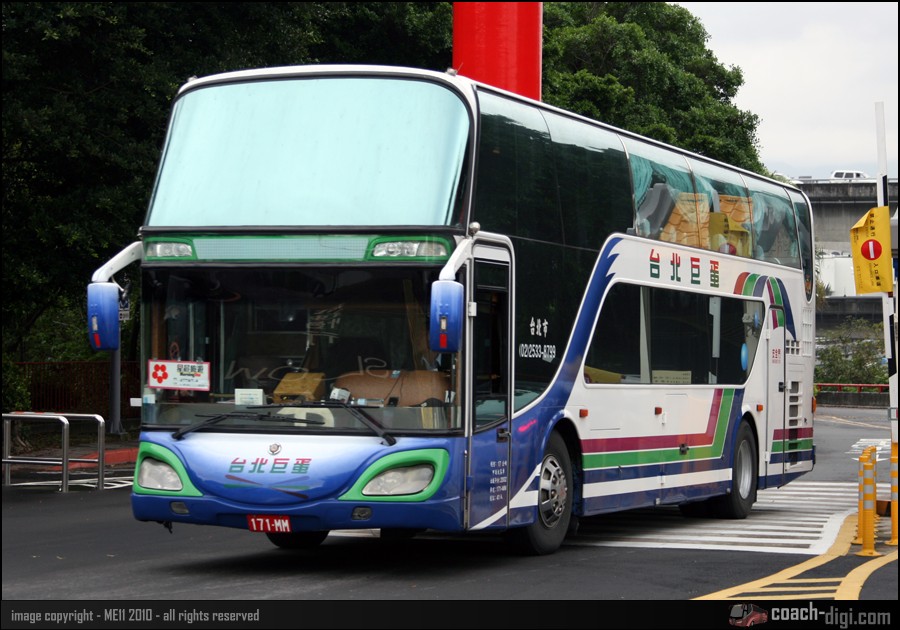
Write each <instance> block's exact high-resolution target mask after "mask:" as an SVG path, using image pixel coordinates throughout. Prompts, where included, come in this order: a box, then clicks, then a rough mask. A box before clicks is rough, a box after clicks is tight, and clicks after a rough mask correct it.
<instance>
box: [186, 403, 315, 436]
mask: <svg viewBox="0 0 900 630" xmlns="http://www.w3.org/2000/svg"><path fill="white" fill-rule="evenodd" d="M274 406H277V405H274ZM197 417H198V418H204V417H206V419H205V420H202V421H200V422H197V423H195V424H192V425H190V426H187V427H184V428H183V429H178V430H177V431H176V432H175V433H173V434H172V439H175V440H180V439H182V438H183V437H184V436H185V435H187V434H188V433H191V432H193V431H196V430H197V429H202V428H203V427H208V426H210V425H213V424H216V423H217V422H221V421H222V420H227V419H232V418H246V419H248V420H280V421H283V422H305V423H306V424H325V421H324V420H319V419H317V418H308V419H307V418H293V417H289V416H279V415H276V414H271V413H260V412H258V411H228V412H226V413H217V414H197Z"/></svg>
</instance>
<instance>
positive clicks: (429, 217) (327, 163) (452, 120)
mask: <svg viewBox="0 0 900 630" xmlns="http://www.w3.org/2000/svg"><path fill="white" fill-rule="evenodd" d="M469 127H470V124H469V115H468V113H467V110H466V107H465V105H464V104H463V101H462V100H461V99H460V97H459V96H457V95H455V94H454V93H453V92H451V91H450V90H449V89H447V88H445V87H442V86H440V85H438V84H435V83H430V82H426V81H419V80H410V79H398V78H389V77H385V78H362V77H344V78H334V77H329V78H294V79H285V78H279V79H269V80H254V81H246V82H241V83H228V84H213V85H207V86H204V87H199V88H196V89H194V90H189V91H187V92H186V93H184V94H183V95H182V96H181V97H180V98H179V100H178V101H177V102H176V103H175V106H174V108H173V113H172V120H171V124H170V130H169V135H168V138H167V140H166V146H165V147H164V150H163V157H162V162H161V165H160V170H159V175H158V178H157V182H156V187H155V190H154V193H153V197H152V200H151V203H150V210H149V213H148V217H147V221H146V225H148V226H155V227H161V226H176V227H187V226H205V227H209V226H246V225H254V226H293V225H303V226H354V227H355V226H360V225H374V224H378V225H382V226H387V225H403V226H406V225H418V226H422V225H433V226H458V225H461V224H462V220H463V219H462V217H461V216H460V208H461V205H460V204H459V203H458V201H457V190H458V188H459V182H460V177H461V174H462V165H463V159H464V156H465V151H466V142H467V137H468V134H469Z"/></svg>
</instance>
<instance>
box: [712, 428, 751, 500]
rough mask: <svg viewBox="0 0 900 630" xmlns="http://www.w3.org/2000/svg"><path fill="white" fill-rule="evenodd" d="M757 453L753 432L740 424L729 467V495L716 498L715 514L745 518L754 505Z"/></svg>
mask: <svg viewBox="0 0 900 630" xmlns="http://www.w3.org/2000/svg"><path fill="white" fill-rule="evenodd" d="M756 485H757V451H756V440H755V439H754V437H753V431H751V430H750V425H749V424H748V423H747V422H741V426H740V428H739V429H738V434H737V438H736V439H735V442H734V461H733V462H732V465H731V493H729V494H726V495H725V496H722V497H716V499H715V502H714V504H713V505H714V507H715V511H716V514H717V515H718V516H720V517H722V518H747V515H748V514H750V509H751V508H752V507H753V504H754V503H756Z"/></svg>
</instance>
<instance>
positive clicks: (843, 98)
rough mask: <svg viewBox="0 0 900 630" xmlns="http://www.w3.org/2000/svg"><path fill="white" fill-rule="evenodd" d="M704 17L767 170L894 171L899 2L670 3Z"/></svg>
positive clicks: (793, 173) (813, 173)
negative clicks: (881, 155)
mask: <svg viewBox="0 0 900 630" xmlns="http://www.w3.org/2000/svg"><path fill="white" fill-rule="evenodd" d="M673 4H678V5H681V6H682V7H684V8H686V9H687V10H688V11H690V12H691V13H692V14H693V15H694V16H696V17H697V18H699V19H700V21H701V22H702V23H703V26H704V28H705V29H706V32H707V33H708V34H709V36H710V38H709V40H707V43H706V45H707V48H709V49H710V50H711V51H712V52H713V54H714V55H715V56H716V58H717V59H718V61H719V63H720V64H722V65H724V66H726V67H731V66H738V67H740V69H741V70H742V72H743V75H744V84H743V85H742V86H741V88H740V89H739V90H738V93H737V96H736V97H735V99H734V104H735V105H736V106H737V107H738V108H740V109H741V110H744V111H749V112H751V113H753V114H756V115H757V116H758V117H759V119H760V122H759V126H758V127H757V138H758V140H759V152H760V158H761V159H762V162H763V164H764V165H765V166H766V168H768V169H770V170H772V171H776V172H779V173H783V174H784V175H787V176H789V177H800V176H810V177H814V178H825V177H828V176H829V175H830V174H831V173H832V171H836V170H841V169H850V170H859V171H864V172H866V173H867V174H868V175H870V176H873V177H874V176H876V175H878V174H879V164H878V163H879V159H878V151H879V149H878V136H879V134H878V133H877V124H876V120H877V116H876V103H882V104H883V105H882V106H883V110H884V119H883V120H884V135H883V136H882V138H883V141H884V143H885V153H886V157H887V175H888V177H891V178H895V177H897V101H898V99H897V74H898V72H897V59H898V56H900V55H898V48H897V23H898V21H897V6H898V3H897V2H854V3H848V2H808V3H800V2H727V3H726V2H675V3H673Z"/></svg>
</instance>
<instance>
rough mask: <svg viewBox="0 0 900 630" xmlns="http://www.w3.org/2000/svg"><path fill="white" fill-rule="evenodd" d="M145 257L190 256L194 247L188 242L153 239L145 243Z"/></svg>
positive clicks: (192, 254)
mask: <svg viewBox="0 0 900 630" xmlns="http://www.w3.org/2000/svg"><path fill="white" fill-rule="evenodd" d="M146 256H147V258H192V257H193V256H194V248H193V247H191V246H190V244H189V243H179V242H166V241H153V242H151V243H147V252H146Z"/></svg>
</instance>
